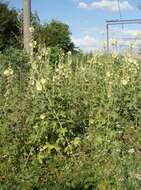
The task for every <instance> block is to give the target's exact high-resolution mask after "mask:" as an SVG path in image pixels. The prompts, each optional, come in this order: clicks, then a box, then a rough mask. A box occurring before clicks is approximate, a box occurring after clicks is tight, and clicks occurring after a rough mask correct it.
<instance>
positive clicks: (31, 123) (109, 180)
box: [0, 48, 141, 190]
mask: <svg viewBox="0 0 141 190" xmlns="http://www.w3.org/2000/svg"><path fill="white" fill-rule="evenodd" d="M2 56H3V55H2ZM51 56H52V55H51V50H50V49H45V48H43V49H40V50H39V51H37V52H36V53H34V54H33V55H32V56H31V57H30V60H29V63H28V65H29V67H30V68H29V69H28V72H26V75H25V77H24V78H23V79H22V81H21V82H22V83H24V84H25V85H23V87H22V89H21V88H20V86H19V85H17V83H18V80H19V79H18V77H17V76H18V70H17V71H15V70H14V69H13V67H12V66H11V65H10V64H8V65H6V66H3V65H2V66H1V67H2V68H1V71H0V72H1V73H0V81H2V83H3V81H4V87H3V91H2V92H1V93H0V104H1V109H0V126H1V128H0V131H1V133H0V134H1V136H0V142H1V153H0V154H1V164H0V165H1V168H2V169H1V189H11V190H12V189H13V190H15V189H20V190H21V189H26V190H28V189H30V190H31V189H41V190H44V189H47V190H85V189H86V190H94V189H97V190H104V189H112V190H114V189H116V190H121V189H127V190H130V189H132V190H138V189H140V185H141V173H140V171H141V160H140V154H141V149H140V143H141V139H140V136H141V130H140V123H141V117H140V107H141V104H140V100H141V93H140V92H141V87H140V83H141V74H140V73H141V66H140V59H136V58H134V57H133V56H131V55H125V56H121V55H115V54H112V55H107V54H101V53H98V54H92V55H78V56H76V55H75V56H74V57H73V56H72V55H71V53H70V52H68V53H67V54H66V55H64V53H63V52H60V53H59V56H58V64H56V65H55V66H54V67H53V66H52V64H50V60H51ZM11 57H14V55H13V56H11ZM2 60H3V59H2ZM16 72H17V73H16Z"/></svg>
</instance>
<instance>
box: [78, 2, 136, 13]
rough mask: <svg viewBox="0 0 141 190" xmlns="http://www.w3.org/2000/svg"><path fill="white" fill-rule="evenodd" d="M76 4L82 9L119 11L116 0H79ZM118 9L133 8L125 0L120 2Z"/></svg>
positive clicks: (126, 9)
mask: <svg viewBox="0 0 141 190" xmlns="http://www.w3.org/2000/svg"><path fill="white" fill-rule="evenodd" d="M78 6H79V8H82V9H105V10H110V11H113V12H117V11H119V7H118V2H117V0H113V1H111V0H101V1H97V2H95V1H94V2H92V3H84V2H79V5H78ZM120 9H121V11H128V10H133V7H132V6H131V5H130V4H129V2H128V1H126V0H125V1H122V2H120Z"/></svg>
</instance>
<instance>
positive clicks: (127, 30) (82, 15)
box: [9, 0, 141, 52]
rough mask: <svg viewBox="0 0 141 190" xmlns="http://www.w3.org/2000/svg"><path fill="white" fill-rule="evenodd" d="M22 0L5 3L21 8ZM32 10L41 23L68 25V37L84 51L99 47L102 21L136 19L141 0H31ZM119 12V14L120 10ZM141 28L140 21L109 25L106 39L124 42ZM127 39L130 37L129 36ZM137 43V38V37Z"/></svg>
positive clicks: (103, 32)
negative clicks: (55, 21) (132, 23)
mask: <svg viewBox="0 0 141 190" xmlns="http://www.w3.org/2000/svg"><path fill="white" fill-rule="evenodd" d="M22 1H23V0H9V6H10V7H14V8H16V9H21V8H22ZM31 2H32V11H33V12H35V11H37V12H38V15H39V17H40V20H41V22H42V23H45V22H49V21H50V20H52V19H57V20H59V21H62V22H64V23H66V24H68V25H69V26H70V30H71V32H72V36H71V38H72V40H73V42H74V43H75V45H76V46H77V47H79V48H80V49H82V50H84V51H86V52H88V51H95V50H97V49H100V48H101V47H102V46H103V45H102V44H103V42H104V41H105V40H106V30H105V28H106V27H105V26H106V25H105V21H106V20H116V19H120V18H121V19H136V18H137V19H139V18H141V10H139V8H138V5H139V4H141V0H119V4H118V0H31ZM119 9H120V11H121V14H120V11H119ZM140 31H141V24H135V25H124V26H116V27H110V41H112V39H117V40H118V41H119V44H120V46H124V45H126V44H128V43H130V42H129V38H130V39H134V38H135V36H136V34H137V33H138V32H140ZM130 41H131V40H130ZM138 44H141V40H138Z"/></svg>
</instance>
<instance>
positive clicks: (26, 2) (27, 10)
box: [23, 0, 31, 53]
mask: <svg viewBox="0 0 141 190" xmlns="http://www.w3.org/2000/svg"><path fill="white" fill-rule="evenodd" d="M30 26H31V0H23V34H24V36H23V39H24V40H23V41H24V50H25V51H26V52H27V53H29V52H30V41H31V33H30V31H29V28H30Z"/></svg>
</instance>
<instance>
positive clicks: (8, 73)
mask: <svg viewBox="0 0 141 190" xmlns="http://www.w3.org/2000/svg"><path fill="white" fill-rule="evenodd" d="M3 74H4V75H5V76H10V75H13V70H12V69H11V68H8V69H6V70H5V71H4V73H3Z"/></svg>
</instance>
